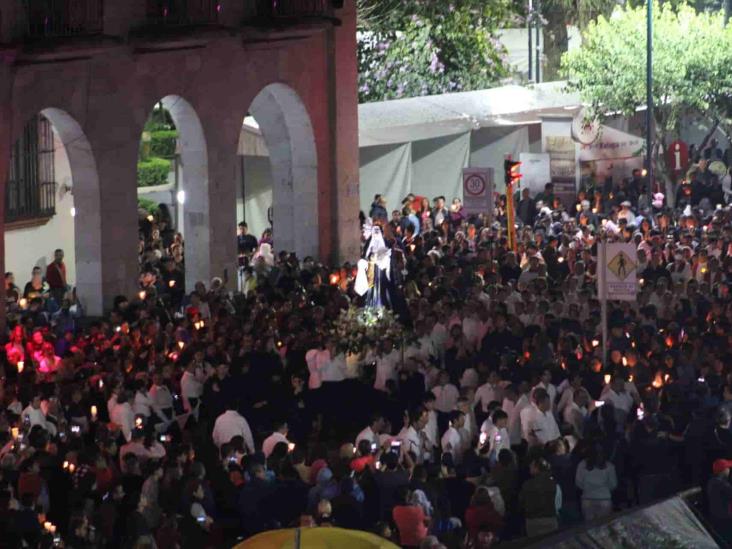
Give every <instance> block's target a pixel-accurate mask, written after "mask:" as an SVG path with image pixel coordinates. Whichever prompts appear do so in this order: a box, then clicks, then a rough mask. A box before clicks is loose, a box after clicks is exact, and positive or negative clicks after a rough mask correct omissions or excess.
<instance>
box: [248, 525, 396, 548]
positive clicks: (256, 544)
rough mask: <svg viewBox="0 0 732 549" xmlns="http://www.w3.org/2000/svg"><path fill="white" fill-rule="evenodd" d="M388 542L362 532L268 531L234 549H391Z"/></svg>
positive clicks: (312, 529) (340, 530)
mask: <svg viewBox="0 0 732 549" xmlns="http://www.w3.org/2000/svg"><path fill="white" fill-rule="evenodd" d="M397 547H398V546H397V545H394V544H393V543H392V542H390V541H389V540H386V539H384V538H380V537H379V536H377V535H375V534H371V533H369V532H362V531H361V530H346V529H344V528H330V527H320V528H289V529H286V530H270V531H269V532H262V533H261V534H257V535H256V536H254V537H251V538H249V539H248V540H245V541H243V542H241V543H240V544H239V545H237V546H236V547H234V549H344V548H347V549H393V548H397Z"/></svg>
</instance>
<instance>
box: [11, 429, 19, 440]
mask: <svg viewBox="0 0 732 549" xmlns="http://www.w3.org/2000/svg"><path fill="white" fill-rule="evenodd" d="M10 434H11V435H13V440H17V438H18V435H20V429H18V428H17V427H11V428H10Z"/></svg>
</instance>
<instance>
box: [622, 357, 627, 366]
mask: <svg viewBox="0 0 732 549" xmlns="http://www.w3.org/2000/svg"><path fill="white" fill-rule="evenodd" d="M627 365H628V359H627V358H625V357H623V366H627Z"/></svg>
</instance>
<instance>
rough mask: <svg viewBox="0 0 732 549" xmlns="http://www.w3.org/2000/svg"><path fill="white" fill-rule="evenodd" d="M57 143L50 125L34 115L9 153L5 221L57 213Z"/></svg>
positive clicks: (44, 119) (35, 217) (43, 117)
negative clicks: (54, 154)
mask: <svg viewBox="0 0 732 549" xmlns="http://www.w3.org/2000/svg"><path fill="white" fill-rule="evenodd" d="M53 153H54V144H53V129H52V126H51V122H50V121H49V120H48V119H47V118H46V117H45V116H43V115H41V114H39V115H37V116H34V117H33V118H32V119H31V120H30V121H29V122H28V123H27V124H26V125H25V128H23V133H22V135H21V136H20V137H19V138H18V140H17V141H16V142H15V144H14V145H13V148H12V150H11V153H10V176H9V178H8V184H7V186H6V188H5V221H6V223H7V222H12V221H26V220H33V219H43V218H49V217H52V216H53V215H54V214H55V213H56V181H55V174H54V163H53V162H54V157H53Z"/></svg>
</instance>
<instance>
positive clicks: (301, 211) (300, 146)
mask: <svg viewBox="0 0 732 549" xmlns="http://www.w3.org/2000/svg"><path fill="white" fill-rule="evenodd" d="M252 127H254V128H256V129H257V131H258V132H260V133H261V136H262V138H263V140H264V144H265V145H266V146H265V147H263V149H265V150H266V153H265V154H268V155H269V172H270V173H271V176H270V177H271V189H272V194H271V203H270V204H269V205H267V204H266V202H267V201H268V200H269V197H268V195H267V194H266V193H264V192H262V187H263V185H262V183H261V181H256V182H252V181H250V182H249V183H250V184H248V183H247V171H248V170H247V163H248V162H247V156H248V155H252V150H251V145H249V144H248V143H247V142H248V141H250V139H249V137H250V134H251V133H252V131H251V128H252ZM239 154H240V155H242V156H243V163H242V165H243V167H244V169H243V170H242V172H243V173H242V180H241V187H242V194H243V208H240V211H242V209H243V212H245V213H246V212H247V211H249V212H251V211H252V208H257V209H258V210H259V213H258V215H257V218H258V220H259V222H258V225H261V224H262V219H265V220H267V222H269V220H271V223H272V229H273V237H274V248H275V250H276V251H287V252H296V253H297V255H298V256H299V257H300V258H301V259H302V258H304V257H306V256H313V257H317V256H318V251H319V244H318V242H319V241H318V238H319V235H318V217H319V214H318V164H317V154H316V150H315V138H314V135H313V128H312V125H311V122H310V116H309V115H308V112H307V110H306V108H305V105H304V104H303V102H302V100H301V99H300V97H299V96H298V94H297V92H296V91H295V90H293V89H292V88H290V87H289V86H287V85H285V84H281V83H274V84H269V85H268V86H266V87H265V88H263V89H262V90H261V91H260V92H259V93H258V94H257V95H256V97H255V98H254V100H253V101H252V104H251V106H250V108H249V114H248V116H247V117H246V118H245V120H244V124H243V128H242V135H241V137H240V142H239ZM249 164H250V166H251V164H252V161H251V160H250V162H249ZM260 171H261V170H260ZM252 183H254V185H255V186H256V190H257V191H258V192H257V195H256V196H252V193H251V192H250V191H251V189H252V186H253V185H252ZM247 189H250V191H248V190H247ZM265 208H266V209H269V208H271V215H267V213H266V212H262V210H263V209H265ZM245 220H246V218H245ZM248 222H249V221H248ZM257 227H258V228H261V227H259V226H257ZM252 232H253V233H254V232H255V231H252ZM257 232H258V231H257ZM255 236H256V237H258V238H259V237H260V236H261V233H259V234H256V233H255Z"/></svg>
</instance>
